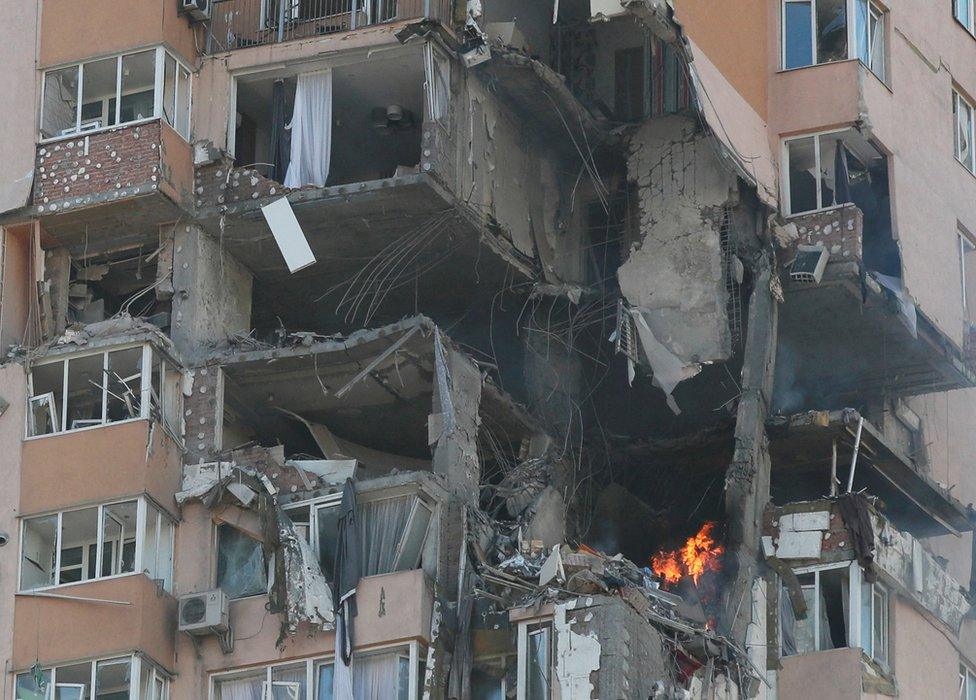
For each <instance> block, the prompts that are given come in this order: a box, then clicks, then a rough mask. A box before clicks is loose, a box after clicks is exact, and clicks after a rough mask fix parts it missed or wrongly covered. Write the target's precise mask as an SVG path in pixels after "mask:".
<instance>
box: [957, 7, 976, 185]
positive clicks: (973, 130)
mask: <svg viewBox="0 0 976 700" xmlns="http://www.w3.org/2000/svg"><path fill="white" fill-rule="evenodd" d="M974 2H976V0H974ZM963 107H965V109H966V111H967V112H968V113H969V137H968V138H969V162H968V163H967V162H966V161H964V160H963V159H962V148H961V146H962V142H961V140H960V135H961V126H962V124H961V122H960V116H961V113H962V108H963ZM952 129H953V131H952V144H953V145H952V151H953V155H954V156H955V158H956V162H957V163H959V164H960V165H961V166H962V167H964V168H965V169H966V170H968V171H969V173H970V174H972V175H976V105H974V103H973V102H972V101H971V100H969V98H967V97H966V96H965V95H963V93H962V90H961V89H960V88H959V87H958V86H956V85H953V86H952Z"/></svg>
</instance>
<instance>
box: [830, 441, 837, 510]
mask: <svg viewBox="0 0 976 700" xmlns="http://www.w3.org/2000/svg"><path fill="white" fill-rule="evenodd" d="M830 495H831V496H836V495H837V438H834V441H833V443H832V444H831V449H830Z"/></svg>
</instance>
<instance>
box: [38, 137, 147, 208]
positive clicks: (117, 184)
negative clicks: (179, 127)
mask: <svg viewBox="0 0 976 700" xmlns="http://www.w3.org/2000/svg"><path fill="white" fill-rule="evenodd" d="M161 128H162V127H161V125H160V123H159V122H158V121H153V122H147V123H144V124H137V125H134V126H124V127H120V128H118V129H112V130H110V131H103V132H99V133H96V134H88V135H83V136H72V137H68V138H65V139H61V140H60V141H55V142H51V143H45V144H40V145H38V147H37V158H36V161H35V168H36V171H35V177H34V204H35V205H36V206H37V208H38V212H41V213H57V212H60V211H64V210H65V209H70V208H72V207H83V206H86V205H90V204H98V203H101V202H106V201H112V200H115V199H119V198H123V197H132V196H135V195H140V194H149V193H152V192H156V191H157V190H158V189H159V176H160V162H161V156H160V140H161V135H160V130H161Z"/></svg>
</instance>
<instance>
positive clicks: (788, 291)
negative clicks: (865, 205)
mask: <svg viewBox="0 0 976 700" xmlns="http://www.w3.org/2000/svg"><path fill="white" fill-rule="evenodd" d="M789 221H790V224H792V225H794V226H795V227H796V238H795V239H794V240H793V242H792V244H791V245H790V246H789V247H788V248H787V249H786V250H785V251H783V254H782V255H781V258H780V260H781V262H782V264H784V265H790V264H791V263H792V262H793V260H794V259H795V257H796V253H797V248H798V246H801V245H802V246H807V247H818V248H822V249H823V250H824V251H825V252H826V254H827V255H828V256H829V257H828V260H827V263H826V268H825V269H824V270H823V275H822V277H821V278H820V281H819V282H810V281H808V280H803V279H798V277H799V276H798V275H793V274H791V275H790V276H789V279H790V281H789V282H788V283H787V284H786V286H785V290H784V292H785V296H786V303H785V304H784V305H782V307H781V308H780V315H779V328H780V343H779V346H778V349H777V361H776V372H777V377H776V381H777V389H776V395H775V398H774V407H775V409H776V410H777V411H778V412H795V411H799V410H803V409H836V408H843V407H844V406H848V405H858V404H860V403H862V402H863V401H864V400H865V399H867V398H871V397H875V398H877V397H880V396H881V395H882V394H884V393H888V394H893V395H896V396H897V395H902V396H911V395H917V394H926V393H932V392H938V391H948V390H951V389H958V388H964V387H969V386H972V385H973V384H974V383H976V373H974V371H973V369H972V368H971V367H970V366H969V365H968V364H967V362H966V361H965V360H966V358H965V356H964V354H963V352H962V351H961V350H960V349H959V348H958V347H957V346H956V345H955V344H953V343H952V342H951V341H950V339H949V338H948V337H946V336H945V334H944V333H943V332H942V331H941V330H940V329H939V328H938V327H936V325H935V324H934V323H933V322H931V321H930V320H929V319H928V318H927V317H926V316H925V315H924V314H923V313H922V311H921V310H919V309H917V308H916V306H915V304H914V302H913V301H912V299H911V297H909V296H908V294H907V293H906V292H905V290H904V287H903V284H902V279H901V275H900V269H901V267H900V262H899V258H898V256H897V252H893V251H892V247H891V239H890V232H889V231H890V229H889V228H888V227H887V226H886V225H882V226H880V227H879V226H878V225H877V223H878V222H877V218H876V217H870V218H869V217H867V216H865V215H864V214H863V213H862V210H861V208H860V207H858V206H855V205H853V204H847V205H842V206H838V207H833V208H829V209H825V210H821V211H815V212H811V213H807V214H802V215H799V216H794V217H791V218H790V220H789ZM879 270H883V271H884V273H882V272H880V271H879ZM885 273H887V274H885Z"/></svg>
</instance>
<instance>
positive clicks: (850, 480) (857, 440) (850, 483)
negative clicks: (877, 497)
mask: <svg viewBox="0 0 976 700" xmlns="http://www.w3.org/2000/svg"><path fill="white" fill-rule="evenodd" d="M863 429H864V416H859V417H858V419H857V434H856V435H855V436H854V454H853V456H852V457H851V471H850V473H849V474H848V475H847V493H850V492H851V490H852V489H853V488H854V470H855V469H857V454H858V452H859V451H860V449H861V431H862V430H863Z"/></svg>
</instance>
